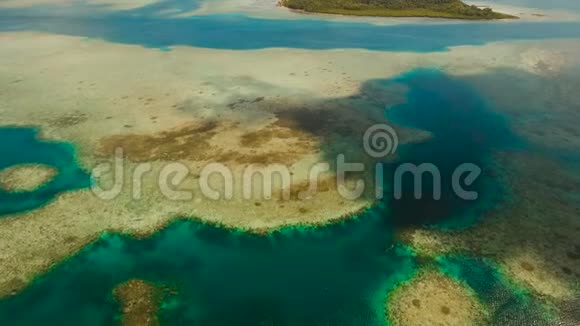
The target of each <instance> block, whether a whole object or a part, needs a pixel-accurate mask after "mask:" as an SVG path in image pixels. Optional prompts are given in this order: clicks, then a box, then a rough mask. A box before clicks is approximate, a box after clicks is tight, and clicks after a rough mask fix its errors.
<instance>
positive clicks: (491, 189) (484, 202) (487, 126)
mask: <svg viewBox="0 0 580 326" xmlns="http://www.w3.org/2000/svg"><path fill="white" fill-rule="evenodd" d="M379 83H381V84H386V85H388V84H392V83H401V84H403V85H405V86H407V87H408V89H409V92H408V93H407V98H406V101H405V103H403V104H401V105H397V106H395V107H392V108H389V109H388V110H387V112H386V113H387V118H388V119H389V121H391V122H394V123H397V124H400V125H404V126H407V127H412V128H416V129H420V130H427V131H429V132H431V133H432V135H433V137H432V139H430V140H429V141H427V142H424V143H420V144H412V145H410V146H404V147H402V148H401V150H402V151H401V155H402V157H404V162H409V163H413V164H415V165H417V166H418V165H420V164H422V163H429V164H433V165H434V166H435V167H436V168H437V171H438V175H440V177H441V199H439V200H434V191H436V190H434V188H433V178H431V177H430V176H425V177H424V178H423V184H422V194H423V197H422V198H421V199H420V200H416V199H415V198H414V190H415V186H414V180H413V178H412V177H411V175H408V176H407V178H406V179H403V185H404V186H403V198H402V199H401V200H395V201H392V203H391V204H392V207H393V209H394V211H395V213H394V214H395V216H396V221H397V222H398V223H401V224H404V225H417V224H432V223H434V224H436V225H438V226H439V227H444V228H465V227H469V226H471V225H473V223H474V222H475V221H476V220H477V219H478V217H479V216H480V215H481V214H482V212H483V211H484V210H486V209H488V208H489V207H490V205H493V203H496V202H497V201H498V200H499V199H500V198H501V197H503V196H507V194H506V191H505V189H503V186H502V185H501V184H500V183H499V182H497V181H494V180H493V178H492V177H491V175H492V174H494V173H493V172H492V171H491V167H490V165H491V164H490V163H491V162H490V154H491V153H492V151H494V150H498V149H515V148H522V147H523V146H525V144H524V142H523V140H521V139H519V138H518V137H517V136H516V135H515V134H513V133H512V131H511V129H510V126H509V121H508V120H507V119H506V118H505V117H504V116H502V115H500V114H498V113H496V112H494V111H493V110H492V108H491V107H490V106H489V104H488V103H487V102H486V100H485V99H484V98H482V97H481V96H480V95H479V94H478V93H477V91H475V90H474V89H473V88H471V87H470V86H468V85H467V84H466V83H465V82H463V81H461V80H460V79H458V78H454V77H450V76H447V75H445V74H442V73H441V72H439V71H438V70H432V69H418V70H413V71H410V72H408V73H406V74H404V75H402V76H400V77H398V78H395V79H393V80H387V81H383V82H379ZM451 144H452V145H451ZM464 163H469V164H475V165H476V166H478V167H479V168H480V169H481V170H482V172H481V175H480V177H478V178H477V179H476V181H475V183H473V184H472V185H465V184H464V183H462V185H463V188H464V189H465V190H467V191H472V190H474V189H476V190H478V195H479V197H478V198H477V200H474V201H466V200H463V199H462V198H460V197H459V196H458V195H457V193H458V191H457V189H454V187H453V184H452V175H453V173H454V172H455V171H456V169H457V168H458V167H460V166H461V165H462V164H464Z"/></svg>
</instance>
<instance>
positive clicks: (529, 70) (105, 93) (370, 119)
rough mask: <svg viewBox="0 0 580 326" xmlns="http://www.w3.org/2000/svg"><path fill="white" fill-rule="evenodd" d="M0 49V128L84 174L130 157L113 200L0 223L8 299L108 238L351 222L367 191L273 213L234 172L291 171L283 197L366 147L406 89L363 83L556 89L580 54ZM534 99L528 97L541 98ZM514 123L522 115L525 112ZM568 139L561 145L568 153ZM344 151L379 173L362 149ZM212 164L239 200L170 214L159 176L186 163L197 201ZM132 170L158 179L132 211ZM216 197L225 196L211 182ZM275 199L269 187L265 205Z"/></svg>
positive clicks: (558, 50) (420, 135)
mask: <svg viewBox="0 0 580 326" xmlns="http://www.w3.org/2000/svg"><path fill="white" fill-rule="evenodd" d="M0 42H2V43H3V44H10V45H11V46H10V47H2V48H0V90H1V91H2V93H3V100H2V102H1V103H0V124H2V125H17V126H18V125H20V126H24V125H27V126H28V125H33V126H37V127H39V128H40V130H41V133H42V135H43V137H45V138H47V139H51V140H63V141H67V142H71V143H73V144H74V145H75V146H76V148H77V149H78V151H79V153H78V156H79V160H80V163H81V165H82V166H83V167H85V168H86V169H87V170H91V169H92V168H93V167H95V166H97V165H98V164H99V163H102V162H110V161H111V160H112V158H113V157H112V155H113V154H114V150H115V149H116V148H119V147H120V148H124V149H125V151H124V155H125V158H126V160H125V164H124V166H123V171H125V175H124V178H125V179H126V181H125V187H124V190H123V191H122V192H121V194H120V195H119V196H116V197H115V198H113V199H111V200H108V201H103V199H100V198H97V197H96V196H95V195H94V194H93V193H92V192H91V191H90V190H82V191H76V192H71V193H67V194H64V195H61V196H60V197H59V198H58V199H57V200H55V201H54V202H52V203H50V204H48V205H47V206H45V207H43V208H41V209H38V210H36V211H33V212H28V213H22V214H19V215H15V216H9V217H6V218H3V219H1V220H0V259H2V264H0V271H1V272H0V288H1V291H0V293H2V294H7V293H9V292H11V291H13V290H16V289H19V288H21V287H22V286H23V285H25V284H26V283H27V282H28V281H29V280H30V279H31V278H32V277H34V276H35V275H38V274H39V273H42V272H43V271H44V270H46V268H48V267H49V266H50V265H51V264H53V263H55V262H59V261H61V260H62V259H64V258H65V257H67V256H68V255H70V254H72V253H74V252H76V251H77V250H79V249H80V248H82V247H83V246H85V245H86V244H87V243H88V242H90V241H92V240H94V239H95V238H96V237H98V236H99V235H100V234H101V233H102V232H104V231H122V232H129V233H134V234H139V235H145V234H150V233H151V232H154V231H155V230H157V229H158V228H160V227H162V226H164V225H166V224H167V223H169V222H170V221H171V220H173V219H175V218H176V217H196V218H200V219H202V220H204V221H207V222H212V223H219V224H225V225H228V226H231V227H238V228H243V229H251V230H258V231H260V230H266V229H272V228H276V227H280V226H283V225H296V224H320V223H325V222H329V221H331V220H333V219H336V218H340V217H344V216H349V214H352V213H354V212H357V211H359V210H360V209H362V208H364V207H367V206H368V205H370V204H371V203H372V202H373V198H372V196H371V195H370V194H368V193H367V196H365V197H363V198H361V199H360V200H357V201H349V200H345V199H344V198H343V197H341V196H340V195H339V194H338V193H337V192H336V189H335V186H334V185H333V183H332V181H328V180H332V179H333V177H334V175H333V174H332V172H330V173H329V174H327V175H326V176H324V177H323V178H322V179H321V181H320V186H321V189H323V191H320V192H319V193H317V194H316V195H315V196H312V197H310V196H309V197H308V198H301V197H299V196H297V195H293V196H291V197H290V199H289V200H283V201H281V200H279V197H277V196H275V198H273V199H268V200H266V199H264V198H260V197H259V196H258V197H256V198H252V200H244V199H243V198H240V196H239V194H240V192H241V188H240V187H239V186H238V185H239V184H240V182H239V181H240V175H241V171H242V170H243V169H244V168H245V167H246V166H248V165H250V164H258V165H259V164H261V165H264V164H271V163H283V164H287V165H289V166H290V168H291V171H292V176H293V178H292V185H291V187H290V188H291V189H290V190H291V191H290V193H291V194H297V193H299V192H300V191H301V190H304V188H305V184H306V183H305V182H306V181H307V176H308V171H309V169H310V167H311V166H312V165H313V164H314V163H317V162H331V161H332V158H333V157H335V156H336V154H339V153H341V152H342V151H343V150H344V149H349V148H357V147H358V148H360V147H361V146H360V144H361V143H360V142H361V134H360V133H361V131H363V130H364V129H365V127H367V126H369V125H371V124H373V123H375V122H377V121H383V119H384V118H383V112H382V110H383V108H384V107H385V106H391V105H395V104H397V103H401V102H402V101H404V95H405V89H404V88H403V87H397V86H392V87H388V88H385V87H384V86H380V85H378V84H373V83H369V82H368V81H369V80H372V79H379V78H380V79H385V78H389V77H392V76H395V75H398V74H400V73H402V72H404V71H408V70H410V69H412V68H415V67H424V66H433V67H439V68H441V69H442V70H443V71H444V72H447V73H449V74H451V75H456V76H458V77H461V78H466V79H469V77H470V76H479V75H485V74H486V73H492V72H496V71H507V70H509V71H512V72H514V74H515V75H517V74H518V73H521V74H524V75H525V76H538V78H547V79H551V78H559V77H558V76H560V74H561V73H562V71H565V70H566V69H567V68H568V67H571V66H573V65H574V64H577V63H578V62H577V61H578V59H577V58H579V57H580V56H579V55H578V54H579V53H578V52H579V51H580V47H579V46H578V42H577V41H565V40H563V41H550V42H504V43H494V44H488V45H485V46H479V47H471V46H470V47H458V48H454V49H452V50H451V51H449V52H443V53H428V54H417V53H383V52H373V51H364V50H328V51H307V50H297V49H266V50H255V51H225V50H211V49H201V48H190V47H175V48H173V49H172V50H171V51H169V52H164V51H159V50H157V49H146V48H143V47H140V46H128V45H119V44H111V43H107V42H103V41H99V40H87V39H82V38H76V37H67V36H58V35H49V34H40V33H2V34H0ZM547 49H549V50H547ZM369 62H372V63H373V64H369ZM273 72H276V73H273ZM473 84H474V85H475V86H477V87H478V88H479V89H481V90H482V91H486V92H490V94H489V95H490V96H493V94H491V93H492V92H493V91H494V88H493V87H490V86H489V85H490V83H487V82H486V81H485V80H481V79H477V80H474V81H473ZM492 84H493V85H496V84H495V82H494V83H492ZM503 91H504V90H503V89H496V90H495V92H498V93H502V94H503V93H505V92H503ZM551 91H552V90H550V92H551ZM546 92H547V91H546ZM543 94H544V93H542V92H540V90H538V93H535V96H538V97H539V98H541V97H542V96H543ZM545 94H546V96H548V95H549V94H552V93H545ZM570 94H572V93H570ZM485 95H486V96H487V95H488V93H485ZM516 95H517V94H514V96H516ZM570 96H571V95H570ZM497 100H498V101H499V100H501V99H500V98H497ZM504 100H505V101H507V102H509V101H511V100H513V99H507V98H506V99H504ZM566 100H567V101H570V103H573V101H574V100H573V98H567V99H563V101H566ZM15 108H18V109H15ZM500 108H501V106H500ZM521 110H522V112H526V111H525V110H526V106H522V107H521ZM561 111H562V112H563V113H562V114H565V113H566V112H567V111H566V110H564V109H561ZM559 119H563V118H559ZM534 126H535V125H534V121H531V122H529V123H528V124H527V125H523V126H522V127H521V128H520V132H521V133H522V134H526V135H527V134H529V133H530V130H535V128H534ZM334 130H342V133H340V134H336V133H334V132H333V131H334ZM526 130H528V131H526ZM397 131H398V133H399V137H400V141H401V143H408V142H416V141H421V140H424V139H426V138H427V137H429V135H428V134H426V133H424V132H420V131H416V130H409V129H403V128H397ZM563 136H566V135H565V134H563ZM569 138H570V137H569ZM550 141H551V140H550V138H549V137H546V138H542V139H540V140H538V142H539V143H542V142H545V143H549V142H550ZM575 141H577V139H576V140H571V143H569V144H568V145H566V146H571V147H570V148H575V147H574V146H576V145H575V143H574V142H575ZM329 145H331V146H329ZM190 149H191V150H190ZM346 154H348V155H349V156H348V157H349V159H351V160H357V159H360V160H363V161H364V162H367V163H371V164H372V163H373V161H372V160H371V159H369V158H368V156H367V155H366V154H365V153H364V152H362V151H361V152H352V151H350V152H348V153H346ZM216 160H217V161H218V162H220V163H224V164H226V165H227V166H229V167H230V168H231V169H232V171H234V174H235V176H236V180H237V181H238V182H236V183H235V184H236V185H237V186H236V188H235V190H234V193H235V194H236V195H237V196H235V197H234V199H233V200H218V201H214V200H209V199H207V198H203V196H194V197H193V198H190V199H185V200H177V201H176V200H169V199H168V198H166V197H165V196H164V195H163V194H162V193H160V191H159V186H158V183H157V180H158V179H157V176H158V174H159V171H160V170H161V169H162V168H163V167H164V166H166V165H167V164H168V163H175V162H180V163H183V164H184V165H186V166H187V167H188V168H189V169H190V171H191V175H190V177H189V178H188V179H187V181H185V182H184V183H183V184H181V185H180V186H181V187H183V188H184V189H188V190H191V191H192V192H193V193H194V194H199V193H200V189H198V186H197V185H196V184H197V182H196V180H197V179H199V177H200V176H199V172H200V171H201V170H202V169H203V167H204V166H205V165H206V164H208V163H211V162H213V161H216ZM142 163H150V164H151V170H152V171H153V172H152V173H149V174H146V175H145V176H144V178H143V181H142V184H143V189H142V192H141V193H140V197H139V198H138V199H135V192H134V191H132V189H133V188H132V186H133V184H132V182H133V181H134V180H132V179H131V177H130V176H131V173H132V172H134V171H135V169H137V168H138V166H139V165H140V164H142ZM112 177H113V175H111V174H108V175H107V174H105V175H103V176H101V177H99V178H98V180H97V181H98V182H99V183H101V184H103V185H106V184H107V183H109V184H110V183H111V182H112V181H111V178H112ZM367 181H370V180H368V179H367ZM214 185H215V186H217V187H219V186H220V182H219V180H218V181H216V183H215V184H214ZM256 189H259V186H258V185H256ZM283 190H284V189H282V188H280V187H279V186H278V187H277V188H275V189H274V192H275V194H279V193H280V192H281V191H283ZM508 264H509V263H508Z"/></svg>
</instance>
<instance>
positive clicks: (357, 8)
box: [280, 0, 517, 19]
mask: <svg viewBox="0 0 580 326" xmlns="http://www.w3.org/2000/svg"><path fill="white" fill-rule="evenodd" d="M280 4H281V5H282V6H284V7H287V8H290V9H296V10H304V11H307V12H316V13H324V14H339V15H355V16H383V17H433V18H455V19H506V18H517V17H515V16H511V15H507V14H502V13H498V12H495V11H493V10H492V9H491V8H480V7H477V6H474V5H467V4H465V3H463V2H462V1H461V0H280Z"/></svg>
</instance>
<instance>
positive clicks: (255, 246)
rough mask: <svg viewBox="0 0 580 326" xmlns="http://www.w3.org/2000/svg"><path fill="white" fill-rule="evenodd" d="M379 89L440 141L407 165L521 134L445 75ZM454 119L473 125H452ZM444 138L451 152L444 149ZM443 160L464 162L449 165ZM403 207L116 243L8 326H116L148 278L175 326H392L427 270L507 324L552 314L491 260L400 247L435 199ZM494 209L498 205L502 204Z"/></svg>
mask: <svg viewBox="0 0 580 326" xmlns="http://www.w3.org/2000/svg"><path fill="white" fill-rule="evenodd" d="M376 82H378V83H386V84H388V83H403V84H405V85H407V86H408V87H409V92H408V99H407V104H405V105H403V106H402V107H400V108H395V109H394V110H395V112H400V115H399V116H398V117H396V119H394V120H396V121H397V122H400V123H402V122H405V123H406V124H409V125H414V126H420V127H422V128H425V129H427V130H431V131H433V132H434V134H435V138H434V140H433V141H432V142H430V143H427V144H431V146H432V148H433V149H434V150H433V151H429V150H428V148H429V147H427V148H426V147H423V145H410V146H409V147H408V148H406V149H405V151H404V152H402V155H403V158H402V160H406V159H411V160H426V161H432V162H439V163H441V164H443V165H445V164H447V163H449V165H450V166H452V165H453V164H454V163H456V162H462V161H474V162H485V160H486V158H487V157H488V156H489V154H490V151H491V150H492V149H493V148H495V147H497V146H500V143H501V141H506V140H510V139H511V137H512V136H511V133H510V131H509V124H508V123H507V121H506V120H504V119H503V118H502V117H500V116H497V114H495V113H493V111H491V110H490V108H489V107H488V106H487V105H486V104H485V101H484V99H483V98H481V97H480V96H479V95H478V94H477V93H476V92H475V91H474V90H472V89H471V88H469V87H468V86H466V85H463V84H462V83H461V82H460V81H459V80H456V79H453V78H451V77H448V76H445V75H444V74H442V73H441V72H438V71H434V70H415V71H412V72H409V73H407V74H404V75H402V76H400V77H399V78H396V79H393V80H390V81H376ZM403 111H404V112H403ZM407 111H408V113H406V112H407ZM420 113H423V114H426V115H427V117H424V116H423V114H420ZM393 114H394V113H393ZM452 119H459V120H460V121H461V122H462V125H461V126H457V127H453V126H450V125H449V123H448V121H450V120H452ZM439 142H444V143H445V145H446V146H447V147H448V148H447V149H446V150H445V151H444V152H441V151H442V150H443V149H442V148H440V146H441V143H439ZM24 145H26V146H28V147H30V148H32V147H33V145H34V142H32V143H31V144H25V143H21V150H19V151H15V152H13V153H12V154H13V155H14V156H15V158H14V159H13V160H14V162H15V163H16V162H19V161H21V160H22V157H25V156H26V155H27V154H26V153H27V151H25V150H24V149H25V148H26V147H25V146H24ZM471 146H473V148H471ZM442 154H445V155H448V156H452V157H453V158H452V159H443V160H442V159H441V158H440V157H439V156H440V155H442ZM482 164H483V163H482ZM443 168H444V169H447V167H443ZM490 181H491V182H492V183H493V182H498V181H497V180H495V179H493V178H491V179H490ZM475 187H476V189H479V190H481V191H487V190H489V189H495V188H493V187H491V188H486V187H483V186H482V185H475ZM391 204H392V202H390V201H388V200H387V201H385V202H383V203H379V204H378V205H377V206H376V207H373V208H372V209H369V210H368V211H366V212H364V213H362V214H361V215H359V216H357V217H355V218H353V219H351V220H349V221H346V222H343V223H340V224H335V225H331V226H327V227H320V228H313V229H299V228H287V229H284V230H282V231H279V232H274V233H272V234H270V235H268V236H258V235H251V234H247V233H243V232H237V231H232V230H224V229H220V228H216V227H213V226H207V225H203V224H200V223H197V222H192V221H177V222H175V223H173V224H172V225H171V226H169V227H167V228H166V229H164V230H162V231H160V232H158V233H157V234H155V235H154V236H152V237H150V238H148V239H143V240H138V239H133V238H130V237H127V236H120V235H104V236H103V237H101V239H100V240H99V241H98V242H96V243H95V244H93V245H91V246H88V247H87V248H86V249H85V250H83V251H82V252H80V253H79V254H77V255H75V256H73V257H71V258H70V259H68V260H67V261H66V262H64V263H61V264H59V265H57V266H56V267H54V268H53V269H52V270H51V271H49V272H48V273H47V274H45V275H43V276H41V277H39V278H38V279H36V281H34V282H33V283H32V284H31V285H30V286H29V287H27V288H26V289H25V290H24V291H22V292H20V293H18V294H16V295H14V296H11V297H8V298H6V299H4V300H1V301H0V324H1V325H38V324H50V325H103V324H110V323H112V322H114V321H115V320H116V318H118V316H119V313H120V311H119V306H118V305H117V303H116V302H115V301H114V300H113V297H112V289H113V287H114V286H115V285H117V284H119V283H121V282H124V281H126V280H128V279H131V278H140V279H144V280H148V281H151V282H154V283H156V284H159V285H165V286H168V287H170V288H174V289H176V292H175V293H171V291H169V292H168V291H166V293H165V294H164V296H163V303H162V306H161V314H160V318H161V320H162V321H163V322H164V324H168V325H272V324H275V325H382V324H385V314H386V312H385V300H386V297H387V295H388V293H389V292H390V291H391V290H392V289H394V288H395V287H396V286H397V285H399V284H401V282H402V281H404V280H407V279H409V278H410V277H412V276H413V275H414V274H415V273H416V271H417V269H418V267H424V266H432V267H435V268H439V269H440V270H441V271H443V272H444V273H446V274H448V275H450V276H451V277H454V278H456V279H458V280H461V281H465V282H466V284H468V285H469V286H470V287H472V289H473V290H474V291H476V293H477V294H478V295H479V296H481V298H482V299H483V300H484V302H486V303H489V304H490V305H492V306H494V307H501V309H495V310H493V311H497V314H499V315H495V314H494V312H492V314H493V315H492V318H495V319H496V320H501V318H502V315H501V314H502V313H507V314H509V316H514V315H517V316H520V317H521V318H523V321H524V322H526V318H533V319H537V318H543V317H542V316H539V315H537V314H531V313H529V314H526V311H532V310H530V309H529V307H530V306H529V304H530V303H529V302H530V301H529V300H527V299H525V297H526V296H527V295H524V299H522V295H521V294H519V293H515V292H514V291H513V289H512V287H511V286H510V285H509V284H508V283H506V281H505V280H503V279H502V278H501V277H500V275H499V274H498V273H497V272H496V271H495V267H494V266H493V265H490V264H489V263H488V262H486V261H484V260H481V259H477V258H473V257H465V256H457V257H455V256H452V257H439V258H438V259H436V260H433V259H431V260H430V259H426V258H425V257H422V258H421V259H418V257H416V255H415V254H414V253H413V251H412V250H411V249H409V248H407V247H405V246H403V245H402V244H400V243H398V242H397V241H396V232H397V228H398V227H399V225H400V223H398V222H396V220H397V219H398V220H400V219H401V217H404V216H405V214H408V210H413V209H414V208H413V206H414V205H415V206H416V205H423V203H422V202H414V203H413V202H412V201H407V202H405V203H403V204H401V205H391ZM456 204H457V202H455V201H444V204H443V205H444V206H448V207H450V206H453V207H451V209H450V210H449V211H447V214H452V213H453V214H462V213H465V212H468V211H469V206H470V205H471V204H468V205H456ZM488 204H489V205H490V206H489V207H488V208H492V207H493V204H496V203H495V202H491V203H488ZM474 205H480V204H476V203H474ZM430 212H431V211H429V210H425V211H424V212H423V213H425V214H429V213H430ZM432 212H434V213H436V214H438V215H437V216H436V218H445V217H446V216H445V214H442V213H441V212H440V211H438V210H434V211H432ZM426 220H427V221H430V220H431V219H429V218H427V219H426ZM459 220H460V221H461V219H459ZM423 222H424V221H423V220H422V219H419V220H418V221H413V222H412V223H408V224H415V225H418V224H421V223H423ZM408 224H407V226H408ZM527 321H529V319H528V320H527Z"/></svg>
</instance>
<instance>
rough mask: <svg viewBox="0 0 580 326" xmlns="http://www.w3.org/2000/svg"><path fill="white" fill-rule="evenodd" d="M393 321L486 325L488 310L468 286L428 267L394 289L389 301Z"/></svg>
mask: <svg viewBox="0 0 580 326" xmlns="http://www.w3.org/2000/svg"><path fill="white" fill-rule="evenodd" d="M387 311H388V315H389V319H390V320H391V322H392V324H393V325H397V326H415V325H445V326H452V325H457V326H463V325H485V323H484V322H485V316H486V311H485V308H484V306H483V305H482V304H481V303H480V302H479V301H478V300H477V298H476V296H475V294H474V293H472V292H471V291H470V290H469V289H468V288H466V287H465V286H463V285H461V284H459V283H457V282H456V281H454V280H452V279H451V278H449V277H447V276H443V275H441V274H439V273H438V272H436V271H432V270H426V271H423V272H421V273H419V275H417V276H415V277H414V278H413V279H411V280H410V281H409V282H407V283H406V284H404V285H402V286H401V287H399V288H398V289H396V290H395V291H394V292H392V293H391V294H390V296H389V298H388V301H387Z"/></svg>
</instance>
